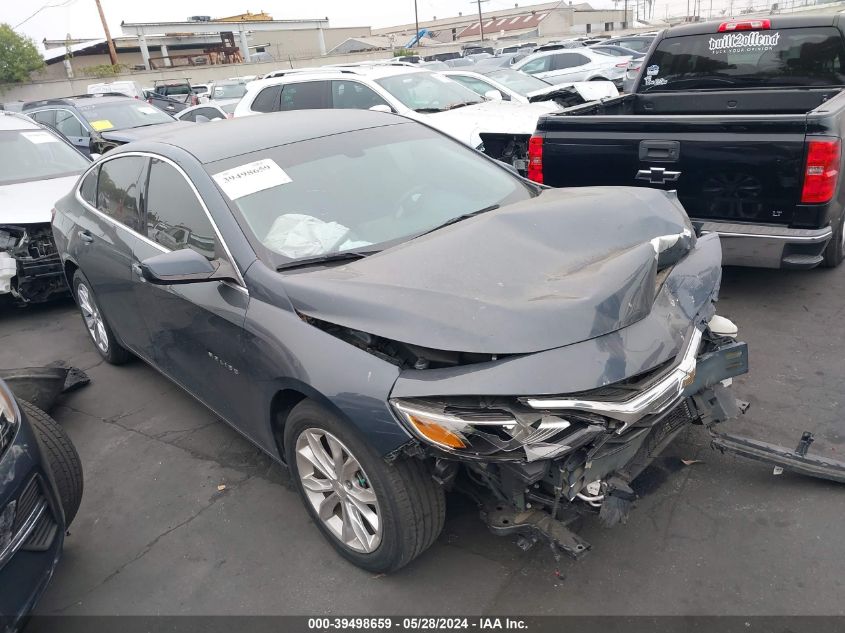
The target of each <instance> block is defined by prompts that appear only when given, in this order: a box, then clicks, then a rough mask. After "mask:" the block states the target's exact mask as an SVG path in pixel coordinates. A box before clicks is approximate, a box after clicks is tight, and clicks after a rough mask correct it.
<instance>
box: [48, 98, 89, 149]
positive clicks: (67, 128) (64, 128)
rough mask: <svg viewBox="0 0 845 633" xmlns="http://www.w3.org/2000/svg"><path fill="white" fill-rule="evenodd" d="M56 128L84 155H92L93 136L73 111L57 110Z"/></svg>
mask: <svg viewBox="0 0 845 633" xmlns="http://www.w3.org/2000/svg"><path fill="white" fill-rule="evenodd" d="M55 128H56V129H57V130H58V131H59V132H60V133H61V134H62V135H64V137H65V138H66V139H67V140H69V141H70V142H71V143H72V144H73V145H74V147H76V148H77V149H78V150H79V151H80V152H82V153H83V154H85V155H86V156H87V155H90V153H91V149H90V148H91V135H90V134H89V133H88V129H87V128H86V127H85V125H84V124H83V123H82V121H80V120H79V117H77V116H76V114H74V113H73V112H72V111H71V110H65V109H60V110H56V123H55Z"/></svg>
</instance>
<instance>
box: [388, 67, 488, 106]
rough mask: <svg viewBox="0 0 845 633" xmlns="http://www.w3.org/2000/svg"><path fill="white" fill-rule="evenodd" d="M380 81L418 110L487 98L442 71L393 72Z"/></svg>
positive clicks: (465, 103)
mask: <svg viewBox="0 0 845 633" xmlns="http://www.w3.org/2000/svg"><path fill="white" fill-rule="evenodd" d="M376 83H378V84H380V85H381V87H382V88H384V89H385V90H387V91H388V92H389V93H390V94H392V95H393V96H394V97H396V99H398V100H399V101H400V102H401V103H402V104H403V105H405V106H406V107H408V108H410V109H411V110H414V111H416V112H443V111H444V110H452V109H454V108H459V107H461V106H465V105H472V104H475V103H482V102H483V101H484V99H482V98H481V97H479V96H478V95H477V94H475V93H474V92H473V91H472V90H470V89H469V88H465V87H464V86H462V85H461V84H459V83H458V82H456V81H452V80H451V79H449V78H448V77H446V76H445V75H441V74H439V73H431V72H415V73H407V74H402V75H393V76H392V77H384V78H383V79H376Z"/></svg>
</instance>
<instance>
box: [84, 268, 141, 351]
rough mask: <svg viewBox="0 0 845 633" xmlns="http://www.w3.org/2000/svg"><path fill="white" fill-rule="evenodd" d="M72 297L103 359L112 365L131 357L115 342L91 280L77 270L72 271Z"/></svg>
mask: <svg viewBox="0 0 845 633" xmlns="http://www.w3.org/2000/svg"><path fill="white" fill-rule="evenodd" d="M73 298H74V299H76V305H77V306H79V311H80V313H81V314H82V322H83V323H84V324H85V329H86V330H87V331H88V335H89V336H90V337H91V341H92V342H93V343H94V348H95V349H96V350H97V353H99V354H100V356H102V357H103V359H104V360H105V361H106V362H107V363H110V364H112V365H123V364H124V363H126V362H128V361H129V360H130V359H131V358H132V354H131V353H130V352H129V351H128V350H127V349H126V348H125V347H123V346H122V345H121V344H120V343H118V342H117V339H116V338H115V336H114V333H113V332H112V329H111V327H109V324H108V322H106V317H105V315H104V314H103V313H102V312H101V311H100V307H99V305H98V304H97V298H96V297H95V296H94V290H93V289H92V288H91V282H89V281H88V279H87V278H86V277H85V275H83V274H82V271H79V270H77V271H76V272H75V273H73Z"/></svg>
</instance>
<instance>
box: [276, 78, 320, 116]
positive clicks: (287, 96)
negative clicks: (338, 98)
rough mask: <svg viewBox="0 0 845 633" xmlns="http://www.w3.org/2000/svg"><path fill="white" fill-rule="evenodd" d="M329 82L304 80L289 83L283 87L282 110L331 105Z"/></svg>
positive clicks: (310, 108)
mask: <svg viewBox="0 0 845 633" xmlns="http://www.w3.org/2000/svg"><path fill="white" fill-rule="evenodd" d="M328 88H329V82H327V81H303V82H301V83H295V84H287V85H286V86H285V87H284V88H283V89H282V102H281V107H280V109H281V111H282V112H287V111H289V110H316V109H321V108H322V109H325V108H329V107H331V106H330V105H329V100H328V97H329V95H328Z"/></svg>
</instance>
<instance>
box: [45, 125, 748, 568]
mask: <svg viewBox="0 0 845 633" xmlns="http://www.w3.org/2000/svg"><path fill="white" fill-rule="evenodd" d="M56 207H57V214H56V217H55V220H54V233H55V236H56V241H57V244H58V246H59V250H60V252H61V255H62V260H63V264H64V269H65V273H66V276H67V279H68V282H69V283H70V284H71V287H72V288H73V292H74V296H75V297H76V299H77V302H78V303H79V306H80V310H81V312H82V316H83V320H84V324H85V328H86V330H87V331H88V333H89V335H90V337H91V339H92V341H93V342H94V344H95V346H96V349H97V350H98V351H99V353H100V354H101V355H102V356H103V357H104V358H105V359H106V360H108V361H109V362H112V363H120V362H125V361H126V360H128V359H129V358H130V357H131V356H133V355H135V356H138V357H140V358H142V359H143V360H145V361H146V362H148V363H150V364H151V365H153V366H154V367H156V368H157V369H158V370H159V371H161V372H162V373H164V374H165V375H167V376H168V377H170V378H171V379H173V380H174V381H175V382H177V383H178V384H179V385H181V386H182V387H183V388H185V389H186V390H188V391H189V392H190V393H191V394H193V395H194V396H195V397H197V398H198V399H199V400H201V401H202V402H204V403H205V404H206V405H207V406H208V407H209V408H211V409H212V410H213V411H215V412H216V413H217V414H218V415H219V416H220V417H221V418H223V419H225V420H227V421H228V422H229V423H230V424H231V425H232V426H234V427H235V428H236V429H237V430H238V431H240V432H241V433H243V434H244V435H245V436H247V437H248V438H250V439H251V440H252V441H253V442H255V444H257V445H258V446H259V447H261V448H262V449H264V450H265V451H266V452H267V453H269V454H270V455H272V456H273V457H274V458H276V459H278V460H280V461H282V462H284V463H286V464H287V465H288V466H289V468H290V470H291V473H292V476H293V480H294V482H295V485H296V487H297V489H298V490H299V492H300V493H301V495H302V498H303V500H304V503H305V507H306V508H307V510H308V512H309V513H310V514H311V516H312V518H313V519H314V522H315V524H316V525H317V526H318V527H319V529H320V530H321V531H322V533H323V534H324V535H325V536H326V538H327V539H328V540H329V542H331V543H332V545H333V546H334V547H335V548H336V549H337V550H338V551H339V552H340V553H341V554H342V555H343V556H344V557H346V558H347V559H349V560H350V561H352V562H353V563H355V564H356V565H359V566H361V567H363V568H365V569H368V570H372V571H390V570H395V569H398V568H400V567H402V566H403V565H405V564H407V563H408V562H410V561H411V560H412V559H414V558H415V557H416V556H418V555H420V554H421V553H422V552H423V551H424V550H425V549H426V548H428V547H429V546H430V545H431V544H432V543H433V542H434V540H435V539H436V538H437V536H438V534H439V532H440V530H441V528H442V526H443V521H444V514H445V502H444V491H445V490H448V489H451V488H456V489H460V490H462V491H464V492H467V493H468V494H470V495H472V496H473V497H474V498H475V499H476V500H477V501H478V503H479V506H480V508H481V510H482V516H483V517H484V519H485V521H487V523H488V524H489V525H490V527H491V528H492V529H494V530H495V531H498V532H500V533H503V534H514V533H516V534H518V535H519V536H520V537H521V538H523V539H527V540H532V539H538V538H541V537H542V538H547V539H549V540H551V542H552V543H553V544H554V545H555V546H556V547H558V548H561V549H562V550H564V551H566V552H567V553H569V554H571V555H572V556H575V557H579V556H581V555H582V554H583V553H585V552H586V551H587V550H588V549H589V544H588V543H586V542H585V541H583V540H582V539H581V538H580V537H578V536H577V535H576V534H574V533H573V532H572V531H570V529H569V527H570V526H571V524H572V522H573V520H574V518H575V517H577V516H578V515H580V514H583V513H599V514H600V515H601V516H602V518H603V519H604V520H605V522H606V523H609V524H610V523H615V522H618V521H620V520H621V519H622V518H624V516H625V513H626V512H627V511H628V509H629V507H630V505H631V501H632V499H633V497H634V495H633V492H632V490H631V487H630V484H631V482H632V481H633V480H634V478H636V477H637V475H638V474H639V473H640V472H641V471H642V470H643V469H644V468H645V467H646V466H647V465H648V463H649V462H650V461H651V460H652V459H653V458H654V457H655V456H656V455H657V454H658V453H659V452H660V451H661V450H662V449H663V448H664V447H665V446H666V445H667V444H668V443H669V442H671V441H672V439H673V438H674V437H675V436H676V435H677V434H678V433H679V432H680V431H681V430H682V429H684V428H685V427H686V426H687V425H689V424H702V425H706V426H707V427H710V428H712V427H714V426H715V425H717V424H719V423H721V422H724V421H725V420H726V419H728V418H730V417H731V416H733V415H735V414H736V412H737V405H736V403H735V400H734V398H733V397H732V396H731V395H730V393H729V390H728V388H727V387H726V386H725V385H726V384H727V382H728V381H729V379H730V378H732V377H733V376H737V375H740V374H742V373H744V372H746V371H747V353H746V347H745V345H744V344H743V343H741V342H737V341H736V340H735V337H736V328H735V327H734V326H733V324H731V323H730V322H729V321H727V320H726V319H723V318H720V317H718V316H716V315H715V311H714V302H715V301H716V298H717V292H718V288H719V281H720V275H721V251H720V246H719V238H718V236H716V235H706V236H703V237H697V236H696V235H695V233H694V232H693V230H692V227H691V225H690V222H689V220H688V218H687V216H686V214H685V213H684V211H683V209H682V208H681V206H680V205H679V204H678V202H677V201H676V200H675V199H674V198H672V197H670V196H668V195H667V194H665V193H663V192H660V191H655V190H651V189H645V188H643V189H623V188H583V189H577V190H551V189H544V188H542V187H540V186H537V185H535V184H533V183H530V182H528V181H526V180H524V179H522V178H519V177H518V176H516V175H515V174H513V173H511V172H510V171H508V169H506V168H505V167H503V166H502V165H500V164H498V163H496V162H495V161H493V160H491V159H489V158H487V157H485V156H483V155H481V154H479V153H477V152H475V151H473V150H471V149H469V148H467V147H465V146H463V145H461V144H460V143H458V142H457V141H454V140H452V139H450V138H448V137H446V136H444V135H443V134H441V133H439V132H437V131H435V130H432V129H431V128H428V127H427V126H425V125H422V124H419V123H416V122H412V121H408V120H407V119H403V118H401V117H397V116H394V115H390V114H386V113H381V112H369V111H356V110H336V111H299V112H290V113H280V114H274V115H267V116H265V117H261V118H252V117H247V118H242V119H235V120H233V121H230V122H228V123H227V124H226V125H223V126H221V127H220V128H219V129H218V130H216V131H215V134H214V135H211V136H210V135H208V134H207V130H205V129H199V128H197V129H186V130H183V131H176V132H172V131H171V132H167V133H166V134H162V135H161V137H151V138H150V139H147V140H145V141H142V142H137V143H131V144H129V145H125V146H123V147H121V148H118V149H115V150H113V151H112V152H110V153H109V154H108V155H106V156H105V157H103V158H102V159H100V160H99V161H98V162H97V163H95V164H94V166H93V167H92V168H90V169H89V170H88V171H87V172H86V173H85V174H84V175H83V176H82V178H81V179H80V181H79V182H78V184H77V186H76V187H75V189H74V191H73V192H72V193H71V194H69V195H68V196H66V197H65V198H63V199H62V200H60V201H59V202H58V203H57V205H56Z"/></svg>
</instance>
